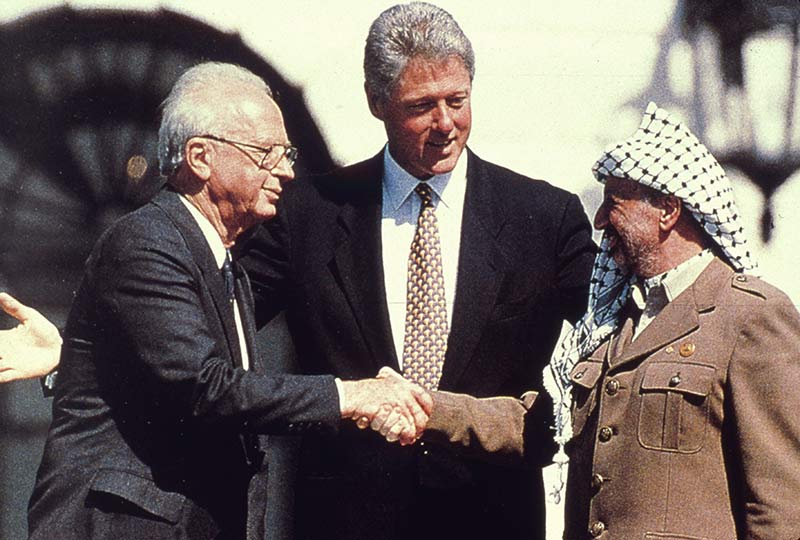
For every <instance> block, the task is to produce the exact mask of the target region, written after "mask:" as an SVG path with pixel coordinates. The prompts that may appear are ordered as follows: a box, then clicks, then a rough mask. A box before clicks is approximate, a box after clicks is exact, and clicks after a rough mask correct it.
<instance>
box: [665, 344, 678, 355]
mask: <svg viewBox="0 0 800 540" xmlns="http://www.w3.org/2000/svg"><path fill="white" fill-rule="evenodd" d="M664 350H665V351H667V354H672V353H674V352H675V347H673V346H672V345H670V346H668V347H667V348H666V349H664Z"/></svg>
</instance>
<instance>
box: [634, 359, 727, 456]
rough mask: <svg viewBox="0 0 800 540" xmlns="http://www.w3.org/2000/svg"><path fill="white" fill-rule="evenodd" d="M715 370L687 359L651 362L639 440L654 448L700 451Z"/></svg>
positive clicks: (643, 387) (646, 375) (642, 392)
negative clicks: (682, 360) (689, 361)
mask: <svg viewBox="0 0 800 540" xmlns="http://www.w3.org/2000/svg"><path fill="white" fill-rule="evenodd" d="M715 371H716V368H715V367H714V366H710V365H705V364H694V363H687V362H653V363H651V364H650V365H648V366H647V367H646V369H645V373H644V377H643V378H642V383H641V387H640V402H641V408H640V410H639V428H638V432H639V443H640V444H641V445H642V446H644V447H645V448H649V449H652V450H663V451H668V452H680V453H685V454H691V453H694V452H698V451H699V450H700V449H701V448H702V447H703V443H704V440H705V436H706V431H707V429H708V414H709V393H710V392H711V386H712V384H713V382H714V377H715Z"/></svg>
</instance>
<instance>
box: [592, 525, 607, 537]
mask: <svg viewBox="0 0 800 540" xmlns="http://www.w3.org/2000/svg"><path fill="white" fill-rule="evenodd" d="M605 530H606V524H605V523H603V522H602V521H595V522H593V523H592V524H591V525H589V534H591V535H592V536H594V537H595V538H597V537H598V536H600V535H601V534H603V532H604V531H605Z"/></svg>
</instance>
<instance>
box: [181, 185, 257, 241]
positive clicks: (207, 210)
mask: <svg viewBox="0 0 800 540" xmlns="http://www.w3.org/2000/svg"><path fill="white" fill-rule="evenodd" d="M186 198H187V199H188V200H189V202H191V203H192V204H193V205H194V206H195V208H197V209H198V210H199V211H200V213H201V214H203V216H204V217H205V218H206V219H207V220H208V221H209V222H210V223H211V225H212V226H213V227H214V230H216V231H217V234H219V237H220V239H221V240H222V244H223V245H224V246H225V247H226V248H228V249H230V248H231V247H233V245H234V244H235V243H236V239H237V238H238V237H239V235H240V234H242V233H243V232H244V231H245V230H246V227H245V226H244V225H245V224H242V223H237V222H236V220H234V219H231V218H230V217H226V216H230V215H233V212H232V209H227V210H230V211H227V212H226V208H225V207H224V206H221V205H218V204H215V203H214V201H212V200H211V197H210V196H209V194H208V193H207V192H205V191H200V192H198V193H195V194H186Z"/></svg>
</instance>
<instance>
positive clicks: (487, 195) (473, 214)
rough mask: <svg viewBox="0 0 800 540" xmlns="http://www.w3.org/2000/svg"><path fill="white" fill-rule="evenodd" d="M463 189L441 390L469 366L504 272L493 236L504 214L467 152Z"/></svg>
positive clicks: (481, 165) (486, 177)
mask: <svg viewBox="0 0 800 540" xmlns="http://www.w3.org/2000/svg"><path fill="white" fill-rule="evenodd" d="M467 159H468V162H467V190H466V194H465V197H464V214H463V218H462V222H461V247H460V253H459V256H458V279H457V281H456V297H455V304H454V306H453V318H452V324H451V328H450V334H449V336H448V339H447V354H446V356H445V362H444V368H443V371H442V379H441V382H440V387H442V388H445V389H446V388H454V387H455V386H456V383H457V381H458V379H459V377H460V376H461V374H462V373H464V371H465V370H466V368H467V366H468V365H469V361H470V359H471V358H472V356H473V351H474V349H475V346H476V345H477V344H478V340H479V339H480V336H481V333H482V332H481V330H482V328H483V327H484V325H485V324H486V320H487V318H488V316H489V314H490V313H491V311H492V306H493V305H494V304H495V301H496V299H497V292H498V289H499V286H500V281H501V278H502V276H503V271H504V269H505V257H504V256H503V254H502V251H501V250H500V248H499V246H498V242H497V238H498V236H499V234H500V232H501V230H502V228H503V225H504V224H505V215H506V212H505V210H504V209H503V208H502V205H501V203H500V201H499V200H498V199H497V198H496V197H495V194H494V186H493V183H492V182H493V180H494V179H492V178H490V177H489V175H488V173H487V172H486V170H485V165H484V163H483V161H482V160H481V159H480V158H478V157H477V156H475V154H473V153H472V152H471V151H469V150H467Z"/></svg>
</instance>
